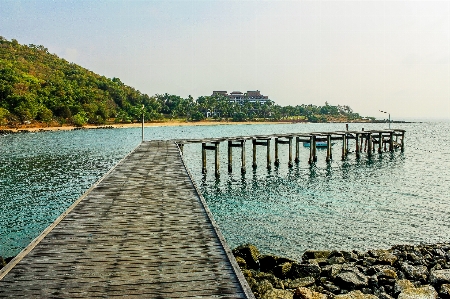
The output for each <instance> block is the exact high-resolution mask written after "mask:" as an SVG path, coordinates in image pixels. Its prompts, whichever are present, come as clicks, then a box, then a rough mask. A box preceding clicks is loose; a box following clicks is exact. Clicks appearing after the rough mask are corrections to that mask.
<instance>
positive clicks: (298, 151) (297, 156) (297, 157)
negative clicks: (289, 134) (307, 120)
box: [295, 137, 300, 163]
mask: <svg viewBox="0 0 450 299" xmlns="http://www.w3.org/2000/svg"><path fill="white" fill-rule="evenodd" d="M299 143H300V138H299V137H295V163H298V162H300V146H299Z"/></svg>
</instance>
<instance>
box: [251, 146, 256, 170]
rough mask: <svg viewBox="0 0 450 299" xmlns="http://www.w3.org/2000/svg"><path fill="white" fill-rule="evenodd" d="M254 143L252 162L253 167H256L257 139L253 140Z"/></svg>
mask: <svg viewBox="0 0 450 299" xmlns="http://www.w3.org/2000/svg"><path fill="white" fill-rule="evenodd" d="M252 144H253V163H252V167H253V169H255V168H256V166H257V165H256V139H253V140H252Z"/></svg>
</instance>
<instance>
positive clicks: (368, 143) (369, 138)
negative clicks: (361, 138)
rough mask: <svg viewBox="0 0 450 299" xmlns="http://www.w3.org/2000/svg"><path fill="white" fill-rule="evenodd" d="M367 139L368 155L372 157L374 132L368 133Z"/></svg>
mask: <svg viewBox="0 0 450 299" xmlns="http://www.w3.org/2000/svg"><path fill="white" fill-rule="evenodd" d="M366 140H367V155H368V156H369V157H371V156H372V134H371V133H367V135H366Z"/></svg>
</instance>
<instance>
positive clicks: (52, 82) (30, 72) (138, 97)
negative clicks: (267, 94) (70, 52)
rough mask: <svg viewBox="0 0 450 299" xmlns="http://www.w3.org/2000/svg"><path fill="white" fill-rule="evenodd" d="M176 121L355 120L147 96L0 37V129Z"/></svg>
mask: <svg viewBox="0 0 450 299" xmlns="http://www.w3.org/2000/svg"><path fill="white" fill-rule="evenodd" d="M142 113H144V116H145V119H146V120H147V121H154V120H164V119H172V118H179V119H185V120H188V121H198V120H202V119H204V118H205V117H211V118H214V119H227V120H234V121H245V120H282V119H289V120H305V121H306V120H307V121H312V122H323V121H328V120H330V119H339V120H354V119H359V118H360V116H359V115H358V114H357V113H353V111H352V109H351V108H350V107H348V106H330V105H328V104H327V103H326V104H325V106H314V105H299V106H295V107H293V106H286V107H281V106H279V105H276V104H275V103H274V102H268V103H265V104H259V103H250V102H247V103H245V104H243V105H240V104H235V103H230V102H229V101H228V99H227V98H226V97H225V96H221V95H217V96H200V97H199V98H198V99H197V100H194V99H193V98H192V97H191V96H189V97H188V98H182V97H180V96H177V95H169V94H163V95H160V94H157V95H154V96H148V95H146V94H143V93H141V92H140V91H138V90H136V89H134V88H132V87H130V86H127V85H125V84H123V83H122V82H121V81H120V79H118V78H112V79H109V78H106V77H104V76H100V75H97V74H95V73H93V72H91V71H89V70H87V69H85V68H82V67H80V66H78V65H76V64H74V63H70V62H68V61H66V60H64V59H61V58H59V57H58V56H56V55H54V54H50V53H49V52H48V49H47V48H45V47H44V46H41V45H39V46H37V45H33V44H30V45H28V46H26V45H21V44H19V43H18V42H17V40H15V39H13V40H11V41H8V40H6V39H5V38H3V37H1V36H0V126H2V125H3V126H4V125H9V126H17V125H19V124H30V123H36V122H39V123H45V124H48V125H50V124H52V125H55V124H59V125H63V124H74V125H77V126H82V125H85V124H87V123H90V124H105V123H111V122H118V123H129V122H135V121H139V120H140V119H141V117H142Z"/></svg>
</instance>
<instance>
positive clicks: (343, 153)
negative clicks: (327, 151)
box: [342, 134, 347, 160]
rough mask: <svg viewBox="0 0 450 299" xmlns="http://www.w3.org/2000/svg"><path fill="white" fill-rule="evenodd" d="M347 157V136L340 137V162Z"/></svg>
mask: <svg viewBox="0 0 450 299" xmlns="http://www.w3.org/2000/svg"><path fill="white" fill-rule="evenodd" d="M346 156H347V134H344V135H342V160H345V157H346Z"/></svg>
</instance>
